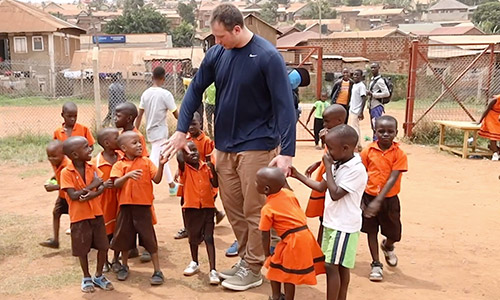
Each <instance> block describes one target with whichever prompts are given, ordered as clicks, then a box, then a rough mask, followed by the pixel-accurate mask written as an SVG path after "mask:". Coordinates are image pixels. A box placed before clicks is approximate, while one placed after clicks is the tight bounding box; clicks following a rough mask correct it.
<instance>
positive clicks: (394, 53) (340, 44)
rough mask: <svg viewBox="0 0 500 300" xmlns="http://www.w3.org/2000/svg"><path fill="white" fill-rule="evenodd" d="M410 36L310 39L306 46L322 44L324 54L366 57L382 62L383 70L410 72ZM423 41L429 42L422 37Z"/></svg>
mask: <svg viewBox="0 0 500 300" xmlns="http://www.w3.org/2000/svg"><path fill="white" fill-rule="evenodd" d="M412 39H413V38H412V37H410V36H394V37H384V38H345V39H328V38H327V39H310V40H308V41H307V44H306V46H321V47H323V54H333V55H341V56H344V57H359V56H361V57H365V58H368V59H369V60H370V61H377V62H380V63H381V70H382V72H390V73H401V74H406V73H408V67H409V62H410V45H411V41H412ZM420 41H421V42H424V43H425V42H428V39H427V38H421V39H420Z"/></svg>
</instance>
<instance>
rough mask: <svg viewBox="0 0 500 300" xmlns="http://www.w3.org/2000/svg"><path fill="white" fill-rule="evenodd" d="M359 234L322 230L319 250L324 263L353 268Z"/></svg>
mask: <svg viewBox="0 0 500 300" xmlns="http://www.w3.org/2000/svg"><path fill="white" fill-rule="evenodd" d="M358 240H359V232H354V233H346V232H342V231H338V230H335V229H330V228H326V227H325V228H324V229H323V241H322V242H321V250H323V253H324V254H325V263H327V264H333V265H341V266H343V267H345V268H349V269H352V268H354V261H355V260H356V249H357V248H358Z"/></svg>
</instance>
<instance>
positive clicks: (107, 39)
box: [92, 35, 127, 44]
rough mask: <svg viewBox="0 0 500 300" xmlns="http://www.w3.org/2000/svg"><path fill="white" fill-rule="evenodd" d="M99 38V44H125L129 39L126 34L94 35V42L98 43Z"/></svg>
mask: <svg viewBox="0 0 500 300" xmlns="http://www.w3.org/2000/svg"><path fill="white" fill-rule="evenodd" d="M97 38H99V44H124V43H125V42H126V41H127V40H126V38H125V36H124V35H99V36H95V35H94V36H92V43H94V44H96V43H97Z"/></svg>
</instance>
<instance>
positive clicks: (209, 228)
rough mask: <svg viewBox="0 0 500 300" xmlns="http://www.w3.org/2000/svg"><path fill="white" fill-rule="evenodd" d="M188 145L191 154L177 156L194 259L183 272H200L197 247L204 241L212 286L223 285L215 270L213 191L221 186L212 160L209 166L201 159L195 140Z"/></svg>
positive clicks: (186, 222)
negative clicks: (220, 283)
mask: <svg viewBox="0 0 500 300" xmlns="http://www.w3.org/2000/svg"><path fill="white" fill-rule="evenodd" d="M187 146H188V147H189V150H190V151H191V153H189V154H188V153H186V152H185V151H179V152H178V154H177V162H178V163H179V177H180V179H181V180H180V184H181V185H182V187H183V188H182V191H183V195H182V198H181V202H182V203H183V205H182V209H183V211H184V220H185V224H186V229H187V233H188V239H189V247H190V250H191V259H192V261H191V262H190V263H189V265H188V266H187V267H186V269H185V270H184V275H186V276H191V275H194V274H196V273H198V272H199V271H200V266H199V262H198V245H199V244H200V243H201V242H202V241H204V242H205V245H206V247H207V253H208V261H209V263H210V273H209V281H210V284H214V285H216V284H219V282H220V280H219V274H218V273H217V271H216V269H215V245H214V226H215V223H214V216H215V200H214V196H213V188H216V187H218V181H217V175H216V173H215V167H214V165H213V164H212V162H210V160H208V161H207V162H206V163H205V162H203V161H201V160H200V153H199V152H198V149H197V148H196V145H195V144H194V143H193V141H188V143H187Z"/></svg>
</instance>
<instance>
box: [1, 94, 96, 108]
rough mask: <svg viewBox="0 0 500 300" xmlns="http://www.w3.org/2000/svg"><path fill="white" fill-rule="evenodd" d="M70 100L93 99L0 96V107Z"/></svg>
mask: <svg viewBox="0 0 500 300" xmlns="http://www.w3.org/2000/svg"><path fill="white" fill-rule="evenodd" d="M68 101H72V102H75V103H76V104H77V105H78V104H92V103H94V100H93V99H81V98H56V99H51V98H46V97H36V96H32V97H19V98H10V97H6V96H0V107H4V106H62V105H63V104H64V103H65V102H68Z"/></svg>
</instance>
